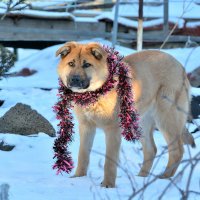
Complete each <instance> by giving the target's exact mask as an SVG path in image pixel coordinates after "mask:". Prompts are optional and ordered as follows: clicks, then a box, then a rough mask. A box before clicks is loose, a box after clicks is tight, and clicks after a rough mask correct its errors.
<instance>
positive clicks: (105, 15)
mask: <svg viewBox="0 0 200 200" xmlns="http://www.w3.org/2000/svg"><path fill="white" fill-rule="evenodd" d="M95 18H96V19H97V20H99V21H100V20H105V19H109V20H111V21H114V13H113V12H103V13H102V14H100V15H98V16H97V17H95ZM169 22H171V23H174V24H176V23H177V25H178V28H183V26H184V20H183V19H180V18H176V17H169ZM118 23H119V24H121V25H124V26H127V27H131V28H135V29H137V27H138V21H136V20H130V19H127V18H125V17H120V16H119V17H118ZM160 24H163V18H160V19H153V20H149V21H144V22H143V27H144V28H147V27H152V26H156V25H160Z"/></svg>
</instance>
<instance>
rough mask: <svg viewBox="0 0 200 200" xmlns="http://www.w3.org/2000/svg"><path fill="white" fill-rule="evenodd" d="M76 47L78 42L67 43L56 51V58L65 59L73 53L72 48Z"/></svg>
mask: <svg viewBox="0 0 200 200" xmlns="http://www.w3.org/2000/svg"><path fill="white" fill-rule="evenodd" d="M76 46H77V43H76V42H67V43H65V44H64V46H62V47H60V48H59V49H58V50H57V51H56V56H58V55H60V56H61V58H64V57H65V56H67V55H68V54H69V53H70V52H71V50H72V48H75V47H76Z"/></svg>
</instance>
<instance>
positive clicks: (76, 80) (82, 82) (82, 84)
mask: <svg viewBox="0 0 200 200" xmlns="http://www.w3.org/2000/svg"><path fill="white" fill-rule="evenodd" d="M89 85H90V81H89V79H87V78H86V79H82V78H81V76H80V75H73V76H70V77H69V79H68V87H69V88H72V87H74V88H78V89H86V88H88V87H89Z"/></svg>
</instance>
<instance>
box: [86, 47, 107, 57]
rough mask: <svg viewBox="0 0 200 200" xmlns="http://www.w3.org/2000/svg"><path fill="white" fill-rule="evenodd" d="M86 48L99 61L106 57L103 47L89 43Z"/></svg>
mask: <svg viewBox="0 0 200 200" xmlns="http://www.w3.org/2000/svg"><path fill="white" fill-rule="evenodd" d="M88 48H89V49H90V52H91V54H92V55H93V56H94V57H95V58H96V59H97V60H101V59H102V58H103V56H105V55H106V52H105V50H104V49H103V47H102V46H101V45H100V44H98V43H89V44H88Z"/></svg>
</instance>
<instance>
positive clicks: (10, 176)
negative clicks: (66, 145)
mask: <svg viewBox="0 0 200 200" xmlns="http://www.w3.org/2000/svg"><path fill="white" fill-rule="evenodd" d="M94 40H96V41H99V42H101V43H104V44H108V45H111V44H110V43H109V42H108V41H104V40H101V39H93V40H92V41H94ZM84 42H88V41H84ZM58 48H59V45H57V46H52V47H49V48H47V49H44V50H41V51H30V50H29V51H28V50H27V51H26V50H20V58H21V59H20V60H19V61H18V62H17V63H16V66H15V67H14V68H13V69H12V71H18V70H20V69H22V68H24V67H28V68H30V69H36V70H37V71H38V73H36V74H35V75H33V76H30V77H14V78H8V79H3V80H1V81H0V88H1V90H0V99H3V100H5V103H4V104H3V106H2V107H0V116H2V115H3V114H4V113H5V112H6V111H7V110H8V109H9V108H10V107H12V106H14V105H15V104H16V103H17V102H22V103H26V104H28V105H30V106H31V107H32V108H34V109H35V110H37V111H38V112H39V113H41V114H42V115H43V116H44V117H46V118H47V119H48V120H49V121H50V122H51V123H52V125H53V126H54V127H55V129H57V125H56V124H57V123H58V121H57V120H56V118H55V114H54V113H53V111H52V106H53V105H54V104H55V102H56V100H57V97H56V93H57V86H58V82H57V74H56V65H57V63H58V61H59V58H56V57H55V51H56V50H57V49H58ZM116 48H117V50H119V51H120V53H121V54H123V55H127V54H130V53H133V52H134V50H132V49H128V48H124V47H121V46H117V47H116ZM166 52H168V53H169V54H171V55H173V56H174V57H176V58H177V59H178V60H179V61H180V62H181V63H182V64H183V65H184V66H185V68H186V71H187V72H190V71H192V70H193V69H194V68H196V67H198V66H200V60H199V55H200V47H197V48H195V49H194V48H188V49H181V48H179V49H169V50H166ZM40 88H53V89H52V90H51V91H44V90H41V89H40ZM192 93H193V94H195V95H200V89H192ZM195 123H196V124H200V119H198V120H196V121H195ZM188 128H189V130H190V131H193V130H194V129H195V128H196V125H194V124H188ZM75 132H76V134H75V135H74V142H73V143H72V145H71V146H70V150H71V152H72V156H73V159H74V161H75V166H76V165H77V155H78V146H79V136H78V124H77V120H76V118H75ZM199 136H200V132H198V133H196V134H194V137H195V138H196V144H197V148H196V149H191V148H189V149H188V148H187V147H185V153H184V158H183V160H185V159H187V158H189V155H190V154H191V155H192V156H194V155H196V154H197V153H198V152H199V145H200V137H199ZM1 139H3V140H4V141H5V142H7V143H8V144H14V145H16V147H15V148H14V150H12V151H11V152H5V151H0V185H1V184H3V183H7V184H9V186H10V189H9V199H10V200H79V199H80V200H82V199H84V200H85V199H86V200H90V199H111V200H118V199H123V200H124V199H128V198H129V196H130V195H131V194H132V192H133V189H134V188H135V190H136V191H137V190H139V189H140V188H143V185H144V184H145V183H147V182H148V181H149V180H153V179H154V176H153V175H151V176H149V177H147V178H142V177H138V176H137V173H138V172H139V169H140V164H141V162H142V151H141V145H140V144H139V143H135V144H134V143H128V142H126V141H124V140H123V142H122V148H121V149H122V151H121V153H120V167H119V168H118V176H117V187H116V188H114V189H105V188H101V187H100V183H101V181H102V179H103V164H104V156H103V155H104V153H105V143H104V134H103V132H102V131H101V130H97V134H96V138H95V142H94V146H93V151H92V153H91V161H90V166H89V171H88V176H86V177H81V178H70V176H72V175H73V173H74V170H73V172H72V174H70V175H68V174H63V175H58V176H57V175H56V172H55V171H53V170H52V165H53V163H54V160H53V150H52V146H53V142H54V139H55V138H51V137H49V136H48V135H46V134H44V133H40V134H39V135H33V136H29V137H27V136H19V135H13V134H0V140H1ZM155 141H156V144H157V146H158V155H159V154H160V153H161V152H162V150H163V148H164V147H165V141H164V139H163V137H162V135H161V134H160V133H159V132H158V131H155ZM167 156H168V155H167V154H164V155H163V156H162V157H161V158H157V160H156V161H155V164H154V168H155V169H154V171H153V173H154V174H156V175H158V174H160V173H162V172H163V171H164V169H165V166H166V164H167ZM157 161H159V162H158V164H156V162H157ZM184 166H185V163H182V164H181V165H180V166H179V168H178V171H177V173H179V172H180V171H181V170H182V169H183V168H184ZM199 171H200V163H199V164H198V165H197V166H196V168H195V169H194V174H193V175H192V179H191V185H190V189H191V190H193V191H200V186H199V182H200V173H199ZM189 172H190V167H188V168H187V169H186V170H185V171H184V174H181V176H180V177H179V178H178V179H176V180H175V183H174V184H175V185H176V187H175V186H174V185H173V186H171V187H170V188H169V189H168V190H167V192H166V194H165V195H164V198H163V199H172V200H173V199H174V200H177V199H180V197H181V196H180V192H179V191H178V190H177V187H180V188H181V189H182V190H183V191H184V190H185V189H186V183H187V180H188V177H189ZM128 176H129V177H128ZM169 183H170V180H162V179H157V180H156V181H155V182H153V183H152V185H150V186H149V187H147V189H146V190H145V193H144V196H143V197H144V199H157V198H158V197H159V195H161V193H162V191H163V190H164V188H165V187H166V186H167V185H168V184H169ZM143 197H142V198H143ZM142 198H141V197H139V196H137V197H136V198H134V199H142ZM198 198H199V196H197V195H195V194H191V195H190V197H189V199H198Z"/></svg>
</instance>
